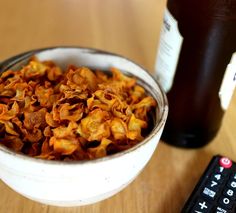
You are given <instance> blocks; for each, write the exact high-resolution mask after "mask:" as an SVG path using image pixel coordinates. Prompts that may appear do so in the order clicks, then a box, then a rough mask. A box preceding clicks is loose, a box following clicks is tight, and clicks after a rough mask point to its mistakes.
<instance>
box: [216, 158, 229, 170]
mask: <svg viewBox="0 0 236 213" xmlns="http://www.w3.org/2000/svg"><path fill="white" fill-rule="evenodd" d="M219 164H220V166H222V167H224V168H226V169H229V168H230V167H231V166H232V161H231V160H230V159H229V158H226V157H222V158H220V161H219Z"/></svg>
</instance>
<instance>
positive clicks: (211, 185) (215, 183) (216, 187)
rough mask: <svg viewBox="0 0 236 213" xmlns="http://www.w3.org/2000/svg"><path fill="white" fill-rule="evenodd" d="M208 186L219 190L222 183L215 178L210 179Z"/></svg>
mask: <svg viewBox="0 0 236 213" xmlns="http://www.w3.org/2000/svg"><path fill="white" fill-rule="evenodd" d="M206 187H207V188H209V189H211V190H214V191H216V192H217V191H218V190H219V187H220V184H219V182H216V181H215V180H209V181H208V182H207V184H206Z"/></svg>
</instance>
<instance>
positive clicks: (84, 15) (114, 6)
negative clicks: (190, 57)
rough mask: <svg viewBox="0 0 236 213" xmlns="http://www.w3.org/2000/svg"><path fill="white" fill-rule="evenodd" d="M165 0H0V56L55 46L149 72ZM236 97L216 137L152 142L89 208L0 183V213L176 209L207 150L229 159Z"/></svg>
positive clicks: (235, 150)
mask: <svg viewBox="0 0 236 213" xmlns="http://www.w3.org/2000/svg"><path fill="white" fill-rule="evenodd" d="M165 3H166V1H165V0H148V1H146V0H40V1H37V0H20V1H4V0H0V60H4V59H5V58H8V57H10V56H13V55H15V54H17V53H20V52H23V51H26V50H30V49H34V48H39V47H48V46H56V45H78V46H86V47H95V48H99V49H104V50H107V51H111V52H116V53H119V54H122V55H124V56H126V57H128V58H130V59H132V60H134V61H136V62H138V63H139V64H141V65H142V66H144V67H146V68H147V69H148V70H150V72H152V70H153V67H154V62H155V56H156V50H157V44H158V41H159V32H160V26H161V21H162V14H163V10H164V6H165ZM235 108H236V94H235V95H234V98H233V101H232V102H231V105H230V107H229V109H228V111H227V113H226V114H225V117H224V121H223V125H222V128H221V130H220V132H219V134H218V135H217V137H216V138H215V139H214V140H213V141H212V142H211V143H210V144H209V145H208V146H206V147H204V148H201V149H193V150H185V149H180V148H175V147H172V146H169V145H166V144H165V143H163V142H161V143H159V146H158V149H157V150H156V152H155V154H154V156H153V157H152V159H151V161H150V162H149V163H148V165H147V167H146V168H145V169H144V171H143V172H142V173H141V174H140V175H139V176H138V178H137V179H136V180H135V181H134V182H133V183H131V184H130V185H129V186H128V187H127V188H126V189H124V190H123V191H122V192H120V193H119V194H117V195H115V196H113V197H112V198H110V199H107V200H105V201H102V202H99V203H97V204H94V205H89V206H85V207H75V208H57V207H52V206H46V205H41V204H39V203H36V202H33V201H31V200H28V199H26V198H24V197H22V196H21V195H19V194H17V193H16V192H14V191H12V190H11V189H10V188H8V187H7V186H6V185H5V184H4V183H3V182H1V181H0V192H1V195H0V213H31V212H32V213H55V212H56V213H64V212H65V213H90V212H94V213H111V212H112V213H121V212H122V213H123V212H124V213H126V212H127V213H157V212H160V213H163V212H170V213H174V212H179V211H180V209H181V207H182V206H183V204H184V202H185V200H186V199H187V197H188V195H189V193H190V192H191V190H192V188H193V186H194V185H195V183H196V181H197V180H198V178H199V176H200V174H201V173H202V171H203V170H204V168H205V166H206V165H207V164H208V161H209V160H210V159H211V157H212V156H213V155H214V154H217V153H220V154H222V155H227V156H229V157H231V158H232V159H234V160H236V131H235V123H236V110H235Z"/></svg>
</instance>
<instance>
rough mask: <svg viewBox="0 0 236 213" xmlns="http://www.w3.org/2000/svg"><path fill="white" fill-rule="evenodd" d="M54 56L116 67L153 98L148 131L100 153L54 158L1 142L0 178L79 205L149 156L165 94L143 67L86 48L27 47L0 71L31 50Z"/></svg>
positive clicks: (119, 184) (129, 176)
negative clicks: (118, 148) (136, 140)
mask: <svg viewBox="0 0 236 213" xmlns="http://www.w3.org/2000/svg"><path fill="white" fill-rule="evenodd" d="M32 55H36V56H37V57H38V58H39V59H40V60H53V61H55V62H56V63H57V64H58V65H60V66H61V67H63V66H65V65H68V64H74V65H78V66H88V67H91V68H98V69H102V70H108V69H109V68H110V67H112V66H113V67H117V68H118V69H120V70H122V71H123V72H125V73H126V74H130V75H133V76H135V77H137V78H138V79H139V83H141V84H142V85H143V86H144V87H145V89H146V90H147V91H148V92H149V93H150V94H151V95H152V96H153V97H154V98H155V99H156V100H157V102H158V108H157V110H156V115H154V116H156V118H155V120H156V123H155V126H154V129H153V130H152V132H151V133H150V134H149V135H148V136H147V137H146V138H145V140H144V141H142V142H141V143H140V144H138V145H136V146H135V147H133V148H131V149H129V150H126V151H123V152H121V153H117V154H114V155H111V156H108V157H105V158H101V159H96V160H91V161H82V162H59V161H47V160H40V159H35V158H31V157H28V156H24V155H21V154H17V153H14V152H12V151H11V150H9V149H7V148H5V147H3V146H0V178H1V179H2V181H3V182H5V183H6V184H7V185H8V186H10V187H11V188H12V189H13V190H15V191H17V192H18V193H20V194H22V195H24V196H25V197H28V198H30V199H32V200H35V201H38V202H41V203H44V204H50V205H56V206H80V205H86V204H91V203H94V202H97V201H100V200H103V199H105V198H108V197H110V196H112V195H114V194H115V193H117V192H119V191H120V190H122V189H123V188H124V187H125V186H127V185H128V184H129V183H130V182H131V181H132V180H133V179H134V178H135V177H136V176H137V175H138V174H139V173H140V172H141V171H142V169H143V168H144V166H145V165H146V164H147V162H148V161H149V160H150V158H151V156H152V154H153V152H154V150H155V148H156V146H157V144H158V142H159V140H160V137H161V134H162V131H163V128H164V124H165V122H166V118H167V113H168V106H167V100H166V96H165V94H164V93H163V91H162V90H161V89H160V87H159V85H158V84H157V83H156V81H155V80H154V79H153V78H152V76H151V75H150V74H148V72H146V71H145V70H144V69H143V68H141V67H140V66H138V65H137V64H135V63H133V62H131V61H130V60H128V59H125V58H123V57H121V56H118V55H115V54H111V53H107V52H103V51H98V50H94V49H87V48H77V47H57V48H48V49H40V50H35V51H30V52H28V53H24V54H21V55H19V56H16V57H13V58H11V59H8V60H6V61H5V62H3V63H2V64H0V69H1V71H4V70H5V69H9V68H12V69H16V68H18V67H19V66H22V64H24V63H26V62H27V60H28V59H29V58H30V57H31V56H32Z"/></svg>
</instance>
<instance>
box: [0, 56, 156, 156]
mask: <svg viewBox="0 0 236 213" xmlns="http://www.w3.org/2000/svg"><path fill="white" fill-rule="evenodd" d="M156 106H157V103H156V101H155V100H154V99H153V98H152V97H151V96H148V95H147V94H146V92H145V90H144V88H143V87H141V86H140V85H137V83H136V79H135V78H132V77H129V76H126V75H124V74H122V73H121V72H120V71H119V70H118V69H116V68H111V74H105V72H102V71H99V70H97V71H92V70H90V69H89V68H87V67H76V66H73V65H71V66H69V67H68V68H67V70H65V71H62V70H61V69H60V67H58V66H57V65H56V64H54V62H52V61H43V62H40V61H39V60H37V58H35V57H33V58H32V59H31V60H30V61H29V63H28V64H27V65H25V66H24V67H23V68H22V69H20V70H17V71H13V70H8V71H6V72H4V73H2V75H1V77H0V143H1V144H3V145H5V146H6V147H8V148H10V149H12V150H14V151H16V152H19V153H23V154H26V155H29V156H33V157H36V158H41V159H48V160H65V161H70V160H88V159H95V158H100V157H104V156H107V155H110V154H113V153H117V152H119V151H122V150H125V149H128V148H130V147H132V146H134V145H135V144H137V143H139V142H140V141H141V140H143V138H144V137H145V132H147V131H145V130H147V129H148V128H149V129H150V128H151V126H150V123H151V120H150V113H151V111H152V110H154V108H155V107H156Z"/></svg>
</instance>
